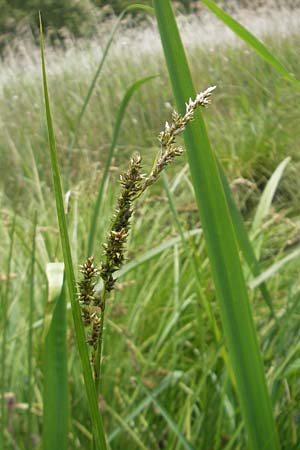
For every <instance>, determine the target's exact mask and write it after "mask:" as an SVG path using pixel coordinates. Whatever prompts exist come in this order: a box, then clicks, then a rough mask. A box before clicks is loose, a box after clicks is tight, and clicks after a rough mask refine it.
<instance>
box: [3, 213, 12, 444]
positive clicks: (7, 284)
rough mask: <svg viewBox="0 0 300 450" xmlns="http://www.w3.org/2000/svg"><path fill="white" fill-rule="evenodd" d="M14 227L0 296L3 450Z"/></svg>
mask: <svg viewBox="0 0 300 450" xmlns="http://www.w3.org/2000/svg"><path fill="white" fill-rule="evenodd" d="M15 226H16V218H15V217H14V219H13V223H12V226H11V233H10V246H9V252H8V259H7V269H6V274H5V276H6V280H5V288H4V293H3V295H2V301H1V318H2V321H1V322H2V333H3V334H2V345H1V372H0V386H1V430H0V444H1V448H4V431H5V418H6V414H5V397H4V395H5V386H6V380H5V377H6V343H7V333H6V332H7V321H8V318H7V308H8V299H9V293H10V275H11V263H12V254H13V248H14V241H15Z"/></svg>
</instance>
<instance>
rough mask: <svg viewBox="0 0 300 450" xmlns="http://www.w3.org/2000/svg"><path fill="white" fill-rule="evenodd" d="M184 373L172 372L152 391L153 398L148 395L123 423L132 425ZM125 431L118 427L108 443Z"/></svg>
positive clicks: (109, 437)
mask: <svg viewBox="0 0 300 450" xmlns="http://www.w3.org/2000/svg"><path fill="white" fill-rule="evenodd" d="M183 375H184V373H183V372H181V371H179V370H177V371H176V372H172V373H171V374H169V375H167V376H166V377H165V378H164V379H163V380H162V382H161V383H160V384H159V385H158V386H157V387H156V388H155V389H153V390H152V391H151V396H149V395H148V393H147V396H146V397H145V398H144V399H143V400H142V401H141V402H140V403H139V404H138V405H137V406H135V408H134V409H133V411H132V412H131V413H130V414H128V415H127V416H126V417H125V418H123V423H126V424H128V423H130V422H131V421H133V420H134V419H135V418H136V417H138V416H139V415H140V414H141V412H142V411H143V410H144V409H145V408H147V406H149V405H150V404H151V403H152V400H153V398H156V397H158V396H159V394H161V393H162V392H163V391H165V390H166V389H167V388H168V387H169V386H171V385H172V384H173V383H176V382H177V381H178V380H180V379H181V378H182V377H183ZM123 430H124V428H123V427H117V428H115V429H114V430H113V431H112V432H111V434H110V435H109V436H108V442H112V441H113V440H114V439H115V438H116V437H117V436H118V434H119V433H121V432H122V431H123Z"/></svg>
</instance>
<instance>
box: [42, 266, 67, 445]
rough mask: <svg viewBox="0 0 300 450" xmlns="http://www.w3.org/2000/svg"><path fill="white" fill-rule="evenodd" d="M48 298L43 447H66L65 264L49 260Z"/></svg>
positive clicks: (44, 357)
mask: <svg viewBox="0 0 300 450" xmlns="http://www.w3.org/2000/svg"><path fill="white" fill-rule="evenodd" d="M47 275H48V299H49V302H50V303H54V310H53V315H52V319H51V323H50V326H49V330H48V333H47V336H46V338H45V343H44V352H43V373H44V386H43V387H44V389H43V449H44V450H52V449H54V448H59V449H60V450H67V449H68V428H69V399H68V397H69V395H68V373H67V359H68V358H67V321H66V290H65V288H64V265H63V264H62V263H49V264H48V265H47Z"/></svg>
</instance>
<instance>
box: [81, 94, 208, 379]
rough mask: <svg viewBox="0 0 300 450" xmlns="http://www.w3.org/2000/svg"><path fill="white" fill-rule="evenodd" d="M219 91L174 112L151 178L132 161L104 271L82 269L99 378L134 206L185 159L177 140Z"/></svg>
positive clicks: (106, 248)
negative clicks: (108, 310)
mask: <svg viewBox="0 0 300 450" xmlns="http://www.w3.org/2000/svg"><path fill="white" fill-rule="evenodd" d="M215 88H216V86H211V87H209V88H208V89H206V90H205V91H203V92H200V93H199V94H198V95H197V96H196V98H195V100H192V99H191V98H190V99H189V101H188V103H186V111H185V114H184V115H183V116H182V115H180V114H179V113H177V112H176V111H173V113H172V122H171V124H169V123H168V122H166V124H165V128H164V130H163V131H162V132H161V133H160V134H159V142H160V151H159V154H158V155H157V157H156V160H155V162H154V165H153V168H152V170H151V171H150V173H149V175H148V176H145V175H144V174H142V166H141V162H142V159H141V157H140V155H138V154H136V155H134V156H133V157H132V158H131V160H130V164H129V168H128V170H127V171H126V172H125V173H123V174H122V175H121V176H120V184H121V192H120V195H119V198H118V201H117V207H116V209H115V213H114V215H113V219H112V222H111V228H110V231H109V233H108V236H107V240H106V242H105V243H104V244H103V248H104V261H103V262H102V263H101V265H100V268H97V267H96V266H95V263H94V257H93V256H90V257H89V258H88V259H87V260H86V262H85V263H84V264H83V265H81V266H80V272H81V273H82V275H83V278H82V279H81V281H80V282H79V283H78V288H79V289H78V290H79V301H80V305H81V312H82V319H83V323H84V325H85V326H86V327H88V328H89V329H90V332H89V335H88V338H87V342H88V344H90V345H91V346H92V348H93V354H92V362H93V364H94V374H95V376H96V372H97V373H98V370H96V369H95V368H96V367H97V362H96V363H95V359H96V354H97V355H100V358H101V346H102V333H103V320H104V311H105V304H106V296H107V294H108V293H109V292H111V291H112V290H113V288H114V285H115V278H114V276H113V274H114V272H116V271H117V270H119V269H120V267H121V266H122V264H123V262H124V259H125V246H126V242H127V238H128V233H129V229H130V220H131V217H132V214H133V205H134V202H135V200H136V199H137V198H138V197H139V196H140V195H141V194H142V193H143V192H144V191H145V190H146V189H147V188H148V187H149V186H151V185H152V184H154V183H155V182H156V181H157V180H158V178H159V176H160V174H161V172H162V171H163V170H164V169H165V168H166V166H168V165H169V164H170V163H171V162H172V161H173V160H174V159H175V157H176V156H180V155H182V153H183V148H182V147H180V146H178V145H177V144H176V136H178V135H179V134H180V133H182V132H183V131H184V130H185V127H186V125H187V124H188V123H189V122H191V121H192V120H193V118H194V112H195V110H196V108H197V107H198V106H202V107H205V106H206V105H207V104H209V103H210V98H211V93H212V92H213V91H214V89H215ZM99 277H100V278H101V279H102V281H103V289H102V292H101V293H96V283H97V281H98V278H99ZM99 347H100V351H99ZM99 364H100V363H99V361H98V365H99Z"/></svg>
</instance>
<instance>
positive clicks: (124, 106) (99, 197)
mask: <svg viewBox="0 0 300 450" xmlns="http://www.w3.org/2000/svg"><path fill="white" fill-rule="evenodd" d="M155 77H156V76H155V75H151V76H149V77H145V78H141V79H140V80H137V81H135V82H134V83H133V84H132V85H131V86H129V88H128V89H127V91H126V92H125V95H124V97H123V99H122V102H121V104H120V107H119V110H118V113H117V118H116V123H115V126H114V131H113V137H112V143H111V146H110V148H109V152H108V155H107V158H106V162H105V167H104V172H103V175H102V179H101V183H100V186H99V190H98V195H97V199H96V203H95V208H94V212H93V216H92V220H91V225H90V232H89V242H88V255H91V254H92V253H93V247H94V242H95V236H96V232H97V221H98V216H99V212H100V208H101V203H102V196H103V191H104V186H105V184H106V181H107V178H108V174H109V168H110V164H111V161H112V157H113V154H114V151H115V148H116V145H117V141H118V137H119V132H120V129H121V125H122V122H123V118H124V115H125V112H126V109H127V106H128V104H129V102H130V99H131V97H132V96H133V94H134V93H135V92H136V91H137V90H138V89H139V88H140V87H141V86H142V85H143V84H144V83H147V81H150V80H152V79H153V78H155Z"/></svg>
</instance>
